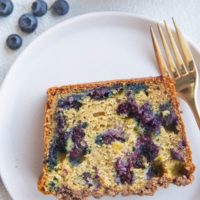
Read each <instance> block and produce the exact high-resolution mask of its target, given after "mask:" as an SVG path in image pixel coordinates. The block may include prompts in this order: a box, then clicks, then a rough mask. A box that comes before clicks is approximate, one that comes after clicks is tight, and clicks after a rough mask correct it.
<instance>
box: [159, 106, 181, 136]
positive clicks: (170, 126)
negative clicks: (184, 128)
mask: <svg viewBox="0 0 200 200" xmlns="http://www.w3.org/2000/svg"><path fill="white" fill-rule="evenodd" d="M164 111H168V114H166V115H164V114H163V112H164ZM160 113H161V114H160V118H161V123H162V125H163V126H164V127H165V128H166V129H167V130H169V131H173V132H175V133H177V124H178V117H177V115H176V113H175V111H174V109H173V107H172V103H171V102H167V103H165V104H162V105H160Z"/></svg>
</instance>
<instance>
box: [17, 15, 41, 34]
mask: <svg viewBox="0 0 200 200" xmlns="http://www.w3.org/2000/svg"><path fill="white" fill-rule="evenodd" d="M18 24H19V28H20V29H21V30H22V31H23V32H25V33H32V32H33V31H35V29H36V28H37V25H38V21H37V18H36V17H35V16H34V15H33V14H31V13H27V14H23V15H22V16H21V17H20V18H19V21H18Z"/></svg>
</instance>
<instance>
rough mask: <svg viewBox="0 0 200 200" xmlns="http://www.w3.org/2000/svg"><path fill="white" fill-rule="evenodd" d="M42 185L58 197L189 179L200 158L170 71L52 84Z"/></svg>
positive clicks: (66, 199) (148, 188)
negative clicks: (194, 155) (160, 74)
mask: <svg viewBox="0 0 200 200" xmlns="http://www.w3.org/2000/svg"><path fill="white" fill-rule="evenodd" d="M44 142H45V149H44V166H43V172H42V174H41V177H40V178H39V181H38V189H39V190H40V191H41V192H43V193H44V194H52V195H55V196H57V198H58V199H60V200H75V199H76V200H83V199H87V197H89V196H93V197H97V198H99V197H102V196H104V195H109V196H115V195H118V194H122V195H125V196H126V195H133V194H135V195H153V194H154V193H155V191H156V190H157V188H158V187H164V188H166V187H168V185H169V184H170V183H174V184H176V185H177V186H184V185H188V184H190V183H192V181H193V173H194V170H195V166H194V164H193V162H192V154H191V150H190V147H189V143H188V141H187V138H186V133H185V129H184V125H183V121H182V119H181V116H180V111H179V103H178V101H177V99H176V93H175V87H174V83H173V81H172V80H171V79H170V78H167V77H150V78H144V79H130V80H114V81H106V82H96V83H89V84H78V85H68V86H63V87H54V88H50V89H49V90H48V99H47V103H46V111H45V123H44Z"/></svg>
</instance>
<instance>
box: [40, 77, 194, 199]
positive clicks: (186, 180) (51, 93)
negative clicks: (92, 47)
mask: <svg viewBox="0 0 200 200" xmlns="http://www.w3.org/2000/svg"><path fill="white" fill-rule="evenodd" d="M140 82H143V83H146V84H151V83H155V82H156V83H159V82H164V84H165V85H166V87H167V88H168V89H169V94H170V98H171V100H172V104H173V107H174V108H175V111H176V114H177V116H178V119H179V123H180V134H181V136H182V138H184V139H185V140H186V143H187V145H186V152H187V155H188V156H187V160H186V162H187V168H186V169H187V171H188V173H187V176H183V177H178V178H176V179H174V180H172V179H169V178H167V177H165V176H163V177H161V178H153V179H152V180H150V181H149V182H148V183H147V184H146V185H145V187H144V189H142V190H141V189H140V190H136V191H134V192H132V191H129V190H128V189H127V188H126V189H124V190H123V191H122V192H120V193H121V194H122V195H130V194H137V195H153V194H154V193H155V191H156V190H157V187H158V186H161V187H164V188H166V187H168V185H169V184H170V183H174V184H176V185H178V186H184V185H187V184H190V183H192V181H193V178H194V177H193V172H194V170H195V166H194V165H193V163H192V153H191V150H190V148H189V145H188V141H187V138H186V134H185V128H184V124H183V121H182V119H181V116H180V112H179V103H178V101H177V99H176V91H175V86H174V82H173V80H171V79H170V78H168V77H150V78H142V79H129V80H112V81H103V82H95V83H87V84H77V85H68V86H62V87H52V88H50V89H49V90H48V92H47V93H48V100H47V103H46V109H45V123H44V146H45V148H44V155H45V157H46V156H47V155H48V148H49V147H48V145H49V135H50V134H51V131H52V128H53V127H52V124H51V122H52V120H51V119H52V117H53V110H54V107H55V102H56V100H57V95H58V94H68V93H73V92H74V93H76V92H79V91H81V90H88V89H93V88H96V87H101V86H111V85H113V84H115V83H122V84H126V83H140ZM47 171H48V170H47V167H46V166H45V165H44V167H43V173H42V175H41V176H40V179H39V181H38V189H39V190H40V191H41V192H43V193H44V194H52V193H51V192H47V191H46V190H45V183H46V180H47V175H48V172H47ZM117 194H119V192H118V191H116V190H115V189H112V190H111V189H104V190H101V191H98V192H93V193H89V192H87V191H72V190H70V189H69V188H67V187H65V188H62V189H60V190H59V191H58V192H57V194H54V195H57V197H58V199H60V200H75V199H76V200H79V199H80V200H81V199H86V198H87V197H88V196H90V195H92V196H94V197H97V198H99V197H101V196H104V195H110V196H115V195H117Z"/></svg>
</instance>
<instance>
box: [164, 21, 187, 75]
mask: <svg viewBox="0 0 200 200" xmlns="http://www.w3.org/2000/svg"><path fill="white" fill-rule="evenodd" d="M164 24H165V28H166V30H167V33H168V36H169V39H170V42H171V45H172V48H173V51H174V55H175V57H176V60H177V63H178V70H179V72H180V74H183V75H184V74H187V70H186V67H185V64H184V62H183V59H182V57H181V54H180V53H179V50H178V47H177V46H176V43H175V40H174V38H173V35H172V32H171V30H170V28H169V27H168V25H167V23H166V21H164Z"/></svg>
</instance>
